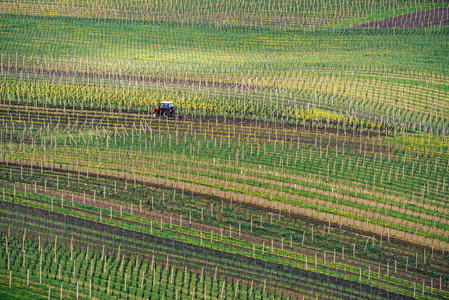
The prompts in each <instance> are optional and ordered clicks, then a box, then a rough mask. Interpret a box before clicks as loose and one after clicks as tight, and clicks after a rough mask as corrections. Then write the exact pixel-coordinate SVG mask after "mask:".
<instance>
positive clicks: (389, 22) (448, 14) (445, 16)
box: [353, 6, 449, 28]
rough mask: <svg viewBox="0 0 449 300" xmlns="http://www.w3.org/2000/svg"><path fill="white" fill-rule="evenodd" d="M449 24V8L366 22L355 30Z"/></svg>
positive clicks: (358, 25) (356, 26)
mask: <svg viewBox="0 0 449 300" xmlns="http://www.w3.org/2000/svg"><path fill="white" fill-rule="evenodd" d="M447 23H449V6H448V7H438V8H434V9H428V10H423V11H418V12H414V13H409V14H405V15H400V16H395V17H390V18H386V19H382V20H377V21H371V22H366V23H362V24H357V25H355V26H353V27H354V28H373V27H374V28H427V27H432V26H439V25H443V24H447Z"/></svg>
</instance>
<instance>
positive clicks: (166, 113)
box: [162, 110, 170, 118]
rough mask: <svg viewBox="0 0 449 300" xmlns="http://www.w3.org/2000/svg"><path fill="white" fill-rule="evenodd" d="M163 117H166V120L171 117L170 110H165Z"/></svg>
mask: <svg viewBox="0 0 449 300" xmlns="http://www.w3.org/2000/svg"><path fill="white" fill-rule="evenodd" d="M162 115H163V116H164V118H168V117H170V112H169V111H168V110H164V112H163V113H162Z"/></svg>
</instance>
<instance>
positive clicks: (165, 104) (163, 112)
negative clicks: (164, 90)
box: [153, 101, 176, 118]
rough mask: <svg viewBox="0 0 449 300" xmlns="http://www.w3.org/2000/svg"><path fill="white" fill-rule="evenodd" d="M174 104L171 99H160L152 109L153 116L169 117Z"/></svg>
mask: <svg viewBox="0 0 449 300" xmlns="http://www.w3.org/2000/svg"><path fill="white" fill-rule="evenodd" d="M175 109H176V108H175V105H174V104H173V102H172V101H161V102H160V103H159V105H158V106H157V107H155V108H154V110H153V117H157V116H163V117H165V118H168V117H170V116H171V115H172V114H174V112H175Z"/></svg>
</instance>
